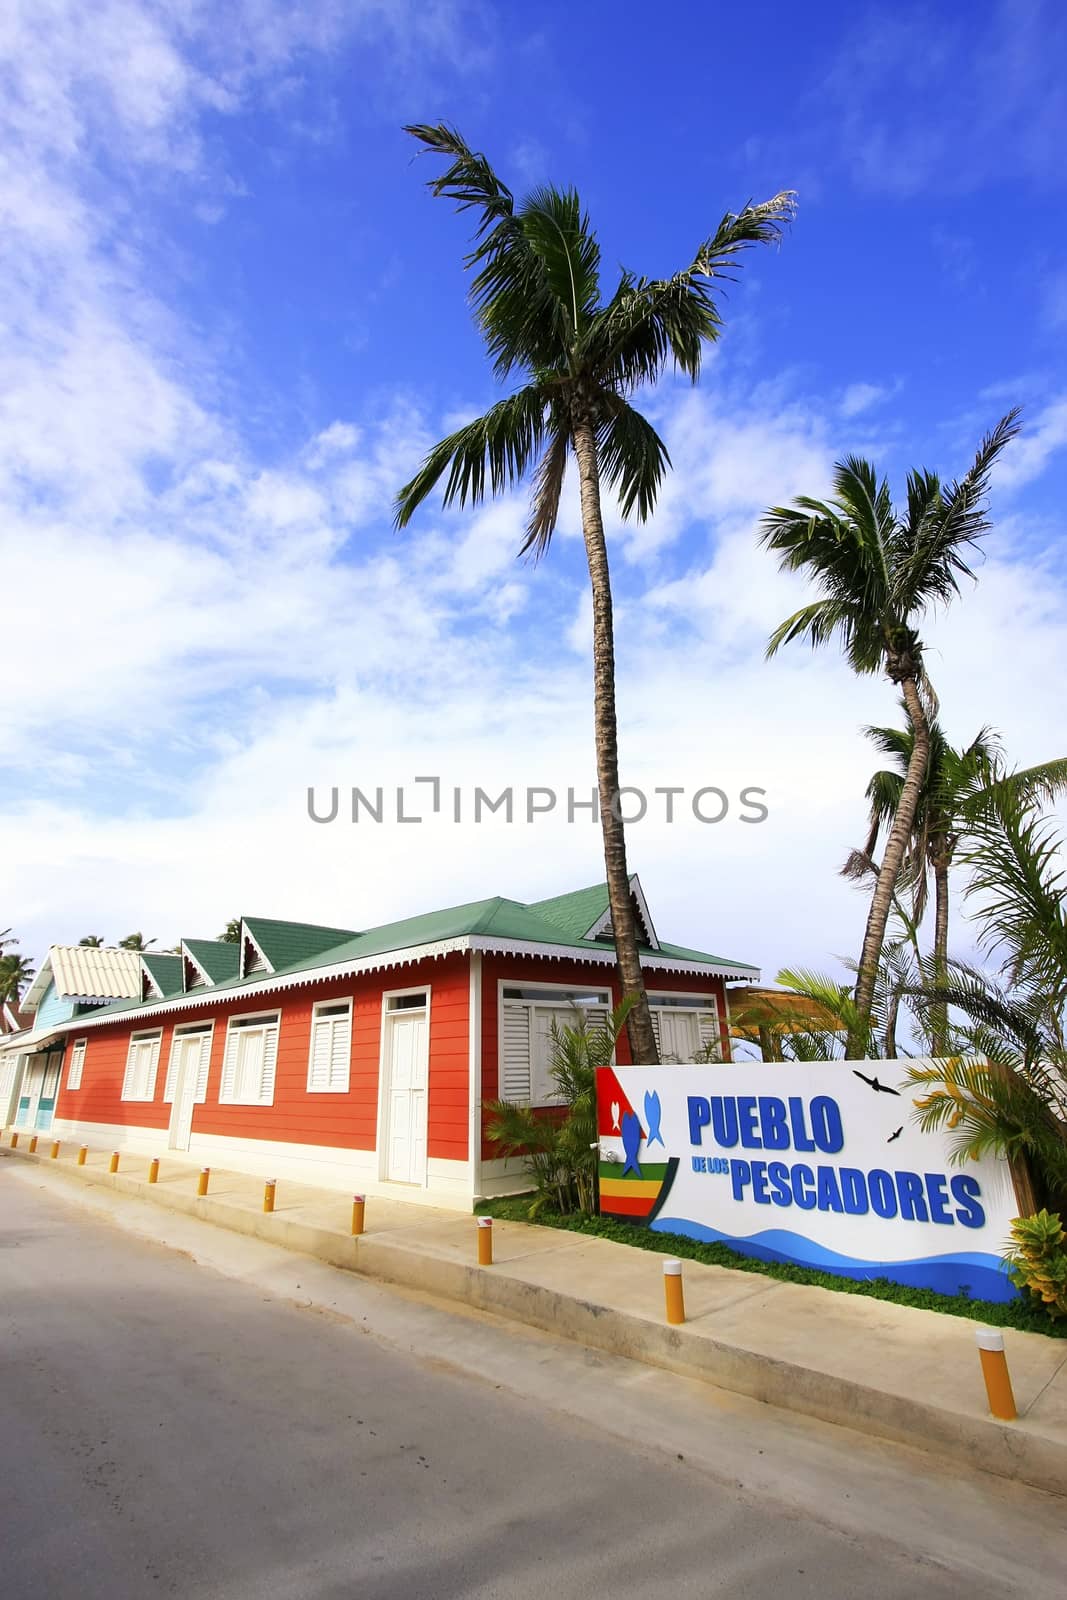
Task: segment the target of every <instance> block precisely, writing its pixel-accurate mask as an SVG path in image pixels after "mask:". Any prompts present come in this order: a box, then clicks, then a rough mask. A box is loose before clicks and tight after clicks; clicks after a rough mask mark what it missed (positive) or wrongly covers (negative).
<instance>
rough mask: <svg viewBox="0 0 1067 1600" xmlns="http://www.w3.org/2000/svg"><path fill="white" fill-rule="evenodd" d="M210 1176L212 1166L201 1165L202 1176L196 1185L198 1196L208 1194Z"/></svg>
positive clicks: (200, 1197) (201, 1196)
mask: <svg viewBox="0 0 1067 1600" xmlns="http://www.w3.org/2000/svg"><path fill="white" fill-rule="evenodd" d="M210 1177H211V1168H210V1167H201V1169H200V1178H199V1180H198V1182H197V1185H196V1193H197V1197H198V1198H199V1199H203V1197H204V1195H206V1194H207V1185H208V1179H209V1178H210Z"/></svg>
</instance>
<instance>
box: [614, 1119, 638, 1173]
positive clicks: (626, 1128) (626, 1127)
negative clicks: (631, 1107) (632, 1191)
mask: <svg viewBox="0 0 1067 1600" xmlns="http://www.w3.org/2000/svg"><path fill="white" fill-rule="evenodd" d="M622 1148H623V1151H624V1152H625V1155H626V1163H625V1165H624V1167H623V1169H622V1172H621V1173H620V1174H619V1176H620V1177H622V1178H625V1176H626V1174H627V1173H628V1172H633V1173H636V1175H637V1177H640V1176H641V1168H640V1167H639V1166H638V1164H637V1152H638V1150H640V1148H641V1124H640V1123H639V1122H638V1120H637V1117H636V1115H635V1113H634V1112H633V1111H626V1112H624V1113H623V1118H622Z"/></svg>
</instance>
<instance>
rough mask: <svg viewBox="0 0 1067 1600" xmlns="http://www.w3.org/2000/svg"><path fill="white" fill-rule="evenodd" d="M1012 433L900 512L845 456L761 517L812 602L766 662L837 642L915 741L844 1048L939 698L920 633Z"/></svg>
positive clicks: (908, 829) (871, 474)
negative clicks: (814, 485) (797, 643)
mask: <svg viewBox="0 0 1067 1600" xmlns="http://www.w3.org/2000/svg"><path fill="white" fill-rule="evenodd" d="M1018 430H1019V422H1018V412H1017V411H1010V412H1009V413H1008V414H1007V416H1005V417H1003V418H1002V419H1001V421H1000V422H999V423H998V424H997V426H996V427H995V428H994V429H993V431H992V432H991V433H989V434H987V435H986V437H985V438H984V439H983V440H982V442H981V444H980V446H979V448H978V451H977V454H976V455H975V458H974V462H973V464H972V466H971V467H970V469H969V471H968V472H966V473H965V474H964V476H963V477H962V478H961V479H960V480H959V481H958V482H953V483H950V484H947V485H945V484H942V482H941V480H940V478H939V477H938V476H937V474H936V473H933V472H929V471H927V470H925V469H916V470H914V471H912V472H911V473H910V474H909V475H908V485H907V504H906V505H905V506H904V507H903V508H901V509H900V510H899V511H898V510H897V509H896V508H895V507H894V505H893V501H892V497H891V495H890V491H889V484H888V481H887V480H886V479H885V478H884V477H883V478H881V479H879V477H878V474H877V471H876V469H875V467H874V465H873V464H872V463H871V462H869V461H864V460H862V459H860V458H859V457H858V456H848V457H846V458H845V460H844V461H840V462H838V463H837V465H836V466H835V468H834V474H833V488H834V494H833V498H832V499H831V500H829V501H823V500H815V499H812V498H811V497H809V496H807V495H804V496H801V497H799V498H798V499H797V500H796V501H795V502H794V504H793V505H791V506H775V507H773V508H772V509H771V510H770V511H768V513H767V514H766V516H765V517H764V519H763V531H762V535H761V537H762V542H763V543H764V544H765V545H766V546H767V548H768V549H770V550H773V551H775V552H776V553H777V554H778V556H779V565H780V566H781V567H782V568H783V569H784V570H788V571H792V572H804V573H806V574H807V575H808V576H809V577H810V578H812V579H813V580H814V581H815V583H816V585H817V586H818V589H819V591H820V593H819V597H818V598H817V599H816V600H814V601H812V602H810V603H809V604H808V605H805V606H802V607H801V609H800V610H799V611H797V612H795V613H794V614H793V616H791V617H787V618H786V620H785V621H784V622H783V623H782V624H781V625H780V626H779V627H778V628H776V629H775V631H774V633H773V634H772V635H771V638H770V641H769V644H768V647H767V653H768V655H774V653H775V652H776V651H777V650H779V649H780V648H781V646H782V645H784V644H787V643H789V642H790V641H792V640H794V639H802V638H807V639H808V640H809V641H810V642H811V644H812V646H813V647H815V646H818V645H823V644H828V643H829V642H830V641H831V640H832V639H835V638H837V639H839V640H840V641H841V643H842V645H843V647H844V651H845V656H846V658H847V660H848V662H849V665H850V666H851V667H852V669H853V671H854V672H858V673H874V672H884V673H885V675H886V676H887V677H888V679H889V681H890V682H891V683H893V684H895V685H896V686H897V687H898V688H899V690H900V692H901V694H902V695H903V698H904V705H905V708H906V710H907V714H908V722H909V725H910V727H911V730H912V734H913V736H914V743H913V747H912V753H911V758H910V760H909V763H908V770H907V773H906V775H905V778H904V782H903V784H902V786H901V792H900V799H899V803H898V806H897V810H896V814H895V816H894V818H893V822H892V825H891V827H890V829H889V833H888V837H887V839H886V844H885V851H884V853H883V856H882V861H881V865H880V867H879V870H878V876H877V880H876V883H875V887H874V893H873V894H872V896H871V905H870V911H869V913H868V917H867V926H866V929H865V931H864V936H863V946H862V950H861V952H860V959H859V970H858V974H857V978H856V1008H857V1015H858V1020H857V1026H856V1028H855V1029H853V1030H852V1031H851V1032H850V1035H849V1040H848V1048H849V1051H850V1053H858V1052H859V1050H860V1049H861V1048H862V1045H863V1037H864V1027H863V1026H862V1024H863V1022H864V1019H865V1018H867V1017H869V1016H870V1010H871V1001H872V996H873V993H874V984H875V979H876V975H877V972H878V958H879V955H880V953H881V949H882V944H883V942H884V940H885V929H886V923H887V921H888V918H889V912H890V908H891V906H892V899H893V891H894V889H895V887H896V883H897V879H898V878H899V876H900V872H901V868H902V867H903V864H904V858H905V855H906V852H907V847H908V841H909V839H910V838H911V834H912V828H913V825H914V819H915V812H916V808H917V806H918V803H919V797H920V795H921V792H922V786H923V779H924V774H925V771H926V766H927V762H928V760H929V754H930V731H929V715H930V714H932V713H933V712H934V711H935V710H936V697H935V695H934V693H933V689H932V686H931V684H930V682H929V679H928V678H927V675H926V668H925V665H924V661H923V642H922V639H921V637H920V635H919V631H918V629H919V625H920V623H921V622H922V620H923V618H924V617H925V616H926V615H927V613H928V612H929V611H930V610H931V608H932V607H933V606H935V605H937V604H938V603H942V604H946V603H947V602H948V601H950V600H951V599H952V598H953V596H954V595H955V594H957V593H958V592H959V580H960V578H961V577H964V576H966V577H970V576H973V574H972V573H971V571H970V568H969V567H968V566H967V563H966V560H965V557H966V555H967V554H968V552H969V551H970V549H971V548H973V547H974V546H975V545H976V544H977V543H978V542H979V540H980V539H981V537H982V535H983V534H984V533H985V532H986V531H987V530H988V528H989V521H988V518H987V515H986V497H987V491H988V488H989V474H990V470H991V468H992V466H993V463H994V461H995V460H996V458H997V456H998V455H999V454H1000V452H1001V451H1002V450H1003V449H1004V448H1005V446H1006V445H1007V444H1008V443H1009V442H1010V441H1011V440H1012V439H1013V438H1014V437H1015V435H1016V434H1017V432H1018Z"/></svg>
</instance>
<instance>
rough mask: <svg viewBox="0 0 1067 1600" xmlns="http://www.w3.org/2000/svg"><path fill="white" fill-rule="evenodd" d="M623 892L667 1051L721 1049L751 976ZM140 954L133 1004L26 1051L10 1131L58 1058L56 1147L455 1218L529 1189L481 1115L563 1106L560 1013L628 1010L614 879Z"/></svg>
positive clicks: (251, 922)
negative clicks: (673, 937)
mask: <svg viewBox="0 0 1067 1600" xmlns="http://www.w3.org/2000/svg"><path fill="white" fill-rule="evenodd" d="M631 888H632V893H633V899H634V904H635V907H636V910H637V914H638V917H639V921H640V928H641V933H642V956H641V959H642V965H643V968H644V970H645V982H646V987H647V989H648V991H649V1000H650V1005H651V1007H652V1017H653V1024H654V1027H655V1029H656V1032H657V1036H658V1039H659V1044H660V1052H661V1056H662V1057H663V1059H664V1060H669V1059H672V1058H673V1059H676V1060H678V1061H691V1060H693V1059H694V1057H695V1056H697V1055H698V1054H700V1053H702V1052H706V1051H721V1052H722V1053H723V1055H728V1053H729V1036H728V1031H727V1028H728V1023H727V1013H726V996H725V983H726V981H727V980H731V981H738V980H740V981H752V980H754V979H756V978H758V976H759V974H758V972H757V970H756V969H755V968H753V967H750V966H746V965H743V964H741V963H739V962H735V961H729V960H726V959H724V958H720V957H718V956H713V955H709V954H707V953H706V952H703V951H699V950H689V949H684V948H682V947H680V946H677V945H671V944H666V943H664V942H663V941H662V940H660V939H659V938H658V937H657V934H656V931H655V928H654V927H653V924H652V919H651V917H650V915H649V911H648V907H647V905H646V903H645V898H644V895H643V893H642V891H641V885H640V883H639V882H638V880H637V878H636V877H635V878H634V879H632V881H631ZM140 962H141V994H140V997H139V998H133V999H127V1000H122V1001H118V1002H115V1003H112V1004H110V1005H100V1004H99V1003H95V1004H94V1005H92V1006H91V1007H88V1006H87V1007H85V1008H81V1009H80V1012H79V1014H76V1015H74V1016H72V1017H70V1018H69V1019H68V1020H65V1021H62V1022H59V1023H45V1024H41V1023H40V1022H38V1024H36V1025H35V1026H34V1028H33V1029H31V1031H30V1032H29V1033H28V1034H24V1035H22V1036H21V1037H20V1039H19V1041H18V1045H19V1052H20V1054H19V1068H18V1071H17V1073H15V1074H14V1075H13V1078H17V1083H16V1084H15V1092H14V1094H13V1095H12V1096H11V1097H10V1098H9V1108H10V1111H11V1113H12V1117H11V1120H14V1118H15V1116H16V1115H18V1116H21V1117H23V1118H24V1120H26V1121H27V1122H28V1123H29V1125H31V1126H33V1125H35V1108H34V1104H33V1092H32V1085H33V1083H34V1081H35V1076H40V1077H42V1078H43V1076H44V1074H45V1072H46V1070H47V1069H46V1067H45V1065H44V1064H45V1063H50V1064H51V1065H52V1066H53V1067H58V1074H57V1078H58V1083H57V1087H56V1090H55V1091H54V1094H55V1104H54V1110H53V1109H51V1108H50V1111H49V1115H50V1118H51V1128H52V1130H53V1132H54V1133H55V1135H56V1136H57V1137H59V1138H72V1139H77V1138H79V1137H82V1138H86V1139H91V1140H94V1141H96V1142H99V1141H101V1140H106V1141H107V1142H108V1143H109V1144H113V1145H114V1147H115V1148H117V1149H128V1150H133V1151H138V1152H142V1153H146V1154H150V1153H160V1152H163V1151H165V1150H167V1149H171V1150H178V1151H188V1152H189V1153H190V1154H191V1155H193V1156H194V1157H196V1158H197V1159H202V1160H203V1161H204V1162H205V1163H206V1164H208V1165H217V1166H220V1167H226V1166H229V1167H233V1168H238V1169H242V1170H247V1171H251V1172H255V1173H260V1174H263V1175H270V1176H289V1177H294V1178H301V1179H304V1180H305V1181H307V1182H309V1183H319V1184H328V1185H331V1186H337V1187H341V1188H345V1189H352V1188H357V1189H365V1190H368V1191H370V1192H372V1193H374V1192H377V1193H393V1194H397V1195H399V1196H402V1197H403V1198H405V1199H424V1200H428V1201H431V1202H433V1203H436V1204H444V1205H454V1206H457V1207H462V1208H468V1207H470V1206H471V1205H472V1204H473V1202H474V1200H475V1199H477V1198H478V1197H481V1196H486V1195H493V1194H500V1193H504V1192H507V1191H508V1190H514V1189H516V1188H517V1187H519V1186H520V1178H521V1163H519V1162H518V1161H516V1160H512V1161H510V1162H509V1161H505V1160H502V1159H500V1158H499V1156H498V1155H497V1154H496V1153H495V1151H494V1148H493V1146H492V1145H490V1144H488V1143H487V1141H486V1139H485V1135H484V1126H483V1123H484V1116H483V1110H482V1107H483V1102H484V1101H486V1100H490V1099H493V1098H495V1097H498V1096H499V1097H500V1098H504V1099H508V1100H512V1101H516V1102H528V1103H530V1104H533V1105H537V1106H550V1105H551V1104H552V1103H553V1099H554V1093H553V1090H554V1085H553V1082H552V1079H551V1074H550V1060H551V1058H550V1038H549V1034H550V1029H551V1024H552V1021H553V1020H558V1021H560V1022H562V1023H566V1022H570V1021H572V1020H573V1018H574V1008H575V1007H578V1008H580V1009H581V1010H584V1011H585V1012H587V1013H588V1014H591V1015H593V1016H597V1015H603V1014H604V1013H606V1012H607V1010H608V1009H609V1007H610V1006H611V1005H613V1004H614V1003H615V1001H616V1000H617V999H618V989H617V982H616V973H615V964H614V949H613V946H612V944H611V927H610V919H609V913H608V900H607V889H606V886H605V885H603V884H600V885H597V886H595V887H593V888H591V889H585V890H580V891H578V892H577V893H574V894H569V895H562V896H559V897H558V898H555V899H551V900H543V901H539V902H537V903H534V904H531V905H522V904H520V903H519V902H517V901H514V900H505V899H501V898H496V899H491V900H481V901H476V902H474V903H473V904H470V905H463V906H456V907H453V908H451V909H449V910H445V911H437V912H431V913H429V914H428V915H426V916H421V917H413V918H409V919H407V920H405V921H402V922H395V923H390V924H387V925H386V926H383V927H379V928H371V929H369V930H366V931H364V932H357V931H354V930H351V929H344V928H325V927H319V926H312V925H308V924H304V923H289V922H276V921H271V920H267V919H264V918H258V917H247V918H245V919H243V921H242V923H241V937H240V941H239V943H236V944H225V943H220V942H216V941H212V940H195V939H190V940H185V941H183V943H182V946H181V954H180V955H179V954H174V955H154V954H145V955H142V956H141V957H140ZM618 1059H619V1060H620V1061H621V1062H623V1063H625V1062H626V1061H627V1059H628V1056H627V1049H626V1038H625V1035H623V1037H622V1038H621V1039H620V1040H619V1046H618ZM28 1088H29V1092H27V1089H28ZM3 1109H4V1108H3V1107H0V1111H2V1110H3Z"/></svg>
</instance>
